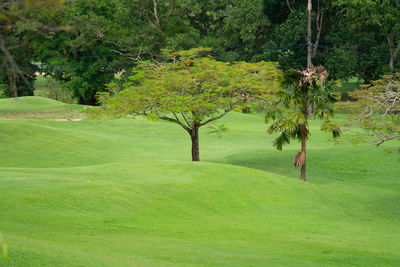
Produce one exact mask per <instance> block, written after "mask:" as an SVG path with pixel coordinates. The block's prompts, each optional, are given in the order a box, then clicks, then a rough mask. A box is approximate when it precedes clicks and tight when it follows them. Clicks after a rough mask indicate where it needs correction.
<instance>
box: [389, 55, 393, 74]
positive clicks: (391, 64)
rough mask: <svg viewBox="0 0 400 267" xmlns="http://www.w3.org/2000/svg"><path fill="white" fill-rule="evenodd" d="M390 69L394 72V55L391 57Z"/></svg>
mask: <svg viewBox="0 0 400 267" xmlns="http://www.w3.org/2000/svg"><path fill="white" fill-rule="evenodd" d="M389 67H390V69H391V70H394V58H393V55H390V61H389Z"/></svg>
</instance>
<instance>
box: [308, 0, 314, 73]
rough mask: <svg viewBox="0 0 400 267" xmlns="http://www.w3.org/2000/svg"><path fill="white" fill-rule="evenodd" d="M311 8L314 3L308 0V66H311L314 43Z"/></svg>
mask: <svg viewBox="0 0 400 267" xmlns="http://www.w3.org/2000/svg"><path fill="white" fill-rule="evenodd" d="M311 9H312V3H311V0H308V5H307V13H308V20H307V67H309V66H310V65H311V64H312V63H311V57H312V52H313V48H312V43H311Z"/></svg>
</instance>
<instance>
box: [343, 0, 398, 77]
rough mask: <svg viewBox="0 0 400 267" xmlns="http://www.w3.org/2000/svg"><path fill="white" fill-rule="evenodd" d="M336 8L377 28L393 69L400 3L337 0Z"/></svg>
mask: <svg viewBox="0 0 400 267" xmlns="http://www.w3.org/2000/svg"><path fill="white" fill-rule="evenodd" d="M338 6H342V7H345V8H346V9H350V12H352V13H353V14H356V16H357V20H360V19H361V21H363V22H364V23H365V24H366V25H363V27H364V28H365V27H366V26H367V27H368V26H372V27H377V29H378V32H379V34H380V35H382V37H383V38H384V39H385V40H386V48H385V49H387V50H386V51H388V52H389V53H388V54H389V67H390V69H391V70H394V68H395V61H396V59H397V55H398V53H399V50H400V37H399V36H400V1H399V0H380V1H372V0H367V1H359V0H338Z"/></svg>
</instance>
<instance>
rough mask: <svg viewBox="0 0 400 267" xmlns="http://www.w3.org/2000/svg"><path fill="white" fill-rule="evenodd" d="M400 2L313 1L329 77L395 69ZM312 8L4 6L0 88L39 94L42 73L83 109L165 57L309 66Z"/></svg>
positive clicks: (318, 52)
mask: <svg viewBox="0 0 400 267" xmlns="http://www.w3.org/2000/svg"><path fill="white" fill-rule="evenodd" d="M399 4H400V2H399V1H398V0H379V1H372V0H365V1H360V0H317V1H316V0H313V1H312V10H311V27H312V33H313V34H312V36H311V43H312V46H311V57H312V61H313V63H314V64H315V65H323V66H325V68H326V69H327V71H328V72H329V79H331V80H334V79H348V78H350V77H359V78H361V79H363V80H364V81H365V82H366V83H368V82H370V81H372V80H376V79H378V78H379V77H381V76H382V75H383V74H384V73H388V72H391V71H392V70H395V69H396V68H397V67H398V66H399V64H398V62H397V58H398V53H399V50H400V37H399V36H400V34H399V33H400V5H399ZM307 18H308V16H307V3H306V2H305V1H300V0H285V1H281V0H219V1H211V0H203V1H197V0H74V1H60V0H37V1H29V0H25V1H11V0H2V1H0V62H1V64H2V65H1V66H2V68H1V70H0V81H1V83H3V84H4V85H5V86H4V87H5V94H6V95H7V96H23V95H32V94H33V90H34V86H33V84H34V80H35V73H37V72H41V73H44V74H45V75H48V76H51V77H53V78H54V79H56V80H58V81H59V82H60V83H61V84H62V86H63V87H65V88H67V89H69V90H71V91H72V92H73V94H74V96H75V97H76V98H77V99H78V101H79V103H83V104H96V101H97V100H96V94H97V93H98V92H102V91H104V90H105V88H106V86H105V85H106V84H108V83H110V82H112V81H113V80H115V75H116V74H117V73H125V75H122V77H121V78H120V79H119V81H120V82H121V83H123V82H125V81H127V77H128V76H130V75H131V72H130V70H131V69H132V68H133V67H134V66H136V65H137V63H138V62H141V61H145V60H152V61H155V62H157V61H160V60H163V56H162V53H161V51H162V50H163V49H169V50H172V51H180V50H188V49H192V48H195V47H199V46H203V47H210V48H213V57H214V58H215V59H217V60H218V61H222V62H235V61H246V62H260V61H274V62H279V65H280V68H281V69H283V70H288V69H305V68H306V67H307V41H308V40H307Z"/></svg>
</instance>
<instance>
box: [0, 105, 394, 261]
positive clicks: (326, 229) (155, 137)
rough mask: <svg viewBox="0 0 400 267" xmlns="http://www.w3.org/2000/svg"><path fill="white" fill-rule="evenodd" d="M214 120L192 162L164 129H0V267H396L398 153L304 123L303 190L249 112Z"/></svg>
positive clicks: (24, 123)
mask: <svg viewBox="0 0 400 267" xmlns="http://www.w3.org/2000/svg"><path fill="white" fill-rule="evenodd" d="M2 103H3V102H1V101H0V110H1V109H2V107H3V104H2ZM221 123H223V124H224V125H225V126H226V127H228V128H229V130H228V131H227V132H226V133H224V134H223V137H222V138H218V137H217V136H214V135H210V134H207V131H208V130H207V128H205V129H203V130H202V131H201V141H200V142H201V145H200V150H201V155H200V156H201V159H202V162H200V163H192V162H190V160H189V154H190V144H189V136H188V135H187V134H186V133H185V132H184V131H183V130H182V129H181V128H179V126H176V125H174V124H170V123H163V122H150V121H147V120H145V119H136V120H133V119H121V120H109V121H88V120H83V121H77V122H60V121H44V120H18V121H10V120H8V121H0V127H1V131H0V155H1V156H0V157H1V158H0V166H1V167H0V211H1V213H0V214H1V220H0V230H1V231H2V233H3V235H4V236H5V238H6V240H7V242H8V245H9V247H10V261H9V262H8V263H7V264H5V266H350V265H351V266H400V163H399V162H398V161H397V159H398V157H397V155H385V154H383V150H384V147H382V148H375V147H373V146H368V145H362V146H357V147H355V146H352V145H333V144H332V143H329V142H327V138H328V136H327V135H325V134H322V133H320V132H319V131H318V128H319V126H318V123H317V122H313V123H312V127H311V130H312V136H311V138H310V140H309V145H308V152H309V154H308V179H309V181H308V182H306V183H304V182H301V181H299V180H298V175H299V173H298V170H296V169H293V168H292V167H291V161H292V159H293V157H294V156H295V153H296V152H297V151H298V148H299V144H298V143H297V142H294V144H293V145H291V146H289V147H288V148H287V149H285V150H284V151H283V152H278V151H276V150H274V149H273V148H272V146H271V140H272V137H270V136H267V135H266V134H265V128H266V127H265V125H264V124H263V121H262V117H261V115H244V114H239V113H232V114H230V115H228V116H227V117H226V118H224V119H223V120H222V121H221ZM392 145H393V144H392ZM387 146H388V145H387ZM2 264H3V265H4V262H1V261H0V266H2Z"/></svg>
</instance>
